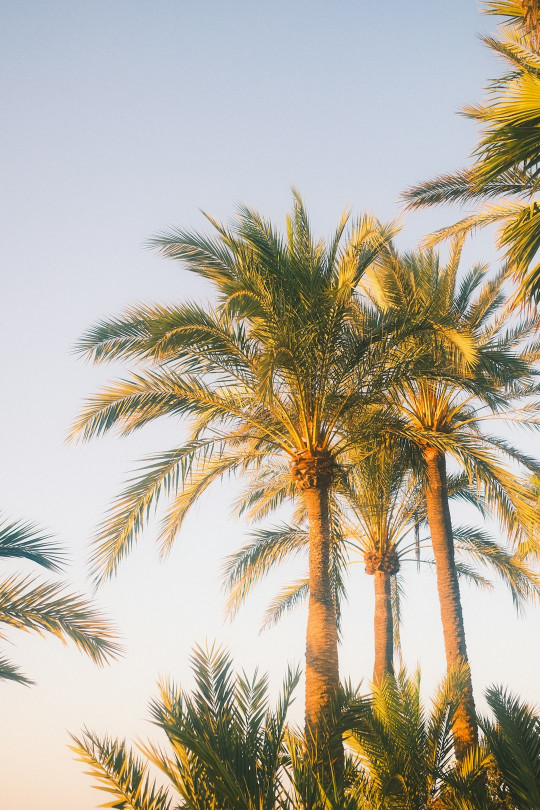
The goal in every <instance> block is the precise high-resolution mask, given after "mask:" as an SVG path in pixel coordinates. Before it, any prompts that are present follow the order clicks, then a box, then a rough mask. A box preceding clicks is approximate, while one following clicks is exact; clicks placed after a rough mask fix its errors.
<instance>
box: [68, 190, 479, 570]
mask: <svg viewBox="0 0 540 810" xmlns="http://www.w3.org/2000/svg"><path fill="white" fill-rule="evenodd" d="M349 219H350V218H349V215H348V214H346V215H344V217H343V218H342V220H341V222H340V223H339V225H338V228H337V230H336V232H335V234H334V235H333V237H332V238H331V239H330V240H329V241H328V242H325V241H324V240H315V239H314V237H313V235H312V233H311V229H310V225H309V221H308V218H307V213H306V210H305V208H304V206H303V204H302V202H301V200H300V198H299V197H298V196H297V195H296V196H295V201H294V209H293V214H292V215H291V217H289V219H288V220H287V234H286V236H285V237H283V236H281V235H280V234H279V233H278V232H277V231H276V230H275V228H274V227H273V226H272V225H271V223H268V222H267V221H265V220H264V219H263V218H261V217H260V216H259V215H258V214H257V213H256V212H254V211H251V210H250V209H247V208H241V209H240V211H239V215H238V218H237V220H236V222H235V223H234V225H233V226H231V227H229V228H227V227H225V226H223V225H220V224H219V223H217V222H215V221H214V220H210V222H211V224H212V226H213V227H214V231H215V236H214V237H213V238H210V237H206V236H203V235H201V234H197V233H191V232H184V231H175V232H173V233H172V234H168V235H164V236H161V237H158V238H157V239H155V240H153V242H152V244H153V245H154V246H157V247H158V248H159V250H160V251H161V253H163V254H164V255H166V256H168V257H170V258H173V259H176V260H179V261H181V262H182V264H183V265H184V266H185V267H187V268H188V269H189V270H191V271H193V272H196V273H198V274H199V275H201V276H203V277H204V278H206V279H207V280H209V281H210V282H211V283H212V286H213V289H214V291H215V293H216V297H217V302H216V305H215V307H214V308H211V307H208V308H206V309H203V308H201V307H200V306H198V305H196V304H186V305H180V306H176V307H170V308H166V307H139V308H138V309H136V310H130V311H128V312H127V313H126V314H125V315H124V316H123V317H121V318H119V319H114V320H111V321H107V322H102V323H100V324H98V325H97V326H96V327H94V328H93V329H91V330H90V331H89V332H88V333H87V334H86V335H85V336H84V337H83V339H82V341H81V343H80V345H79V348H80V350H81V351H82V352H83V353H84V354H85V355H86V356H87V357H89V358H91V359H93V360H94V361H96V362H103V361H106V360H113V359H119V358H120V359H128V360H132V361H134V362H135V364H136V365H135V373H134V374H133V375H132V376H131V377H130V378H128V379H124V380H120V381H119V382H117V383H116V384H113V385H112V386H110V387H109V388H107V389H105V390H104V391H102V392H100V393H98V394H96V395H94V396H93V397H92V398H91V399H90V400H89V402H88V404H87V405H86V407H85V409H84V411H83V413H82V415H81V417H80V418H79V420H78V421H77V423H76V425H75V427H74V431H73V435H76V436H81V437H82V438H84V439H89V438H91V437H93V436H98V435H100V434H102V433H104V432H106V431H109V430H111V429H113V428H115V429H117V430H118V431H119V432H120V433H121V434H128V433H130V432H131V431H133V430H136V429H139V428H141V427H142V426H144V425H145V424H147V423H149V422H151V421H152V420H154V419H156V418H160V417H164V416H171V417H176V418H178V417H185V418H188V420H190V425H191V433H190V435H189V439H188V441H187V442H186V443H185V444H184V445H182V446H181V447H179V448H176V449H174V450H171V451H169V452H167V453H162V454H159V455H154V456H152V457H150V458H149V459H148V460H147V462H146V463H145V465H144V466H143V467H142V468H141V469H140V470H139V472H138V475H137V476H136V477H135V478H134V479H133V480H132V481H131V482H130V483H129V485H128V487H127V488H126V489H125V491H124V492H123V493H122V494H121V495H120V496H119V498H118V500H117V501H116V504H115V505H114V507H113V509H112V510H111V512H110V514H109V516H108V518H107V519H106V521H105V522H104V523H103V525H102V527H101V530H100V532H99V535H98V537H97V539H96V544H95V554H94V569H95V573H96V575H97V576H98V578H99V577H104V576H109V575H110V574H112V573H113V572H114V571H115V570H116V568H117V565H118V562H119V561H120V560H121V559H122V557H123V556H124V555H125V554H126V553H127V552H128V551H129V549H130V548H131V546H132V544H133V542H134V541H135V539H136V537H137V535H138V533H139V532H140V530H141V528H142V526H143V524H144V522H145V520H146V518H147V517H148V514H149V513H150V512H151V511H152V509H153V508H154V507H155V505H156V502H157V500H158V499H159V497H160V496H161V495H163V494H165V495H170V496H172V505H171V507H170V509H169V511H168V513H167V514H166V516H165V518H164V521H163V525H162V532H161V534H160V543H161V548H162V551H163V552H167V551H168V549H169V548H170V545H171V543H172V541H173V539H174V537H175V536H176V534H177V532H178V529H179V528H180V525H181V523H182V520H183V518H184V515H185V514H186V511H187V510H188V509H189V508H190V506H191V504H192V503H193V502H194V501H195V499H196V498H197V497H198V496H199V495H200V493H201V492H202V491H204V489H205V488H206V487H207V486H208V485H209V484H211V483H212V482H213V481H214V480H216V479H217V478H219V477H220V476H222V475H224V474H226V473H234V472H242V471H245V470H247V469H256V468H258V467H260V466H261V465H263V464H265V463H267V462H268V460H274V461H276V460H277V459H279V458H283V459H285V460H286V461H287V463H292V467H291V471H292V474H293V479H294V480H295V481H296V483H297V484H298V483H302V481H304V480H305V478H306V474H307V469H308V467H309V464H310V463H316V465H318V466H319V467H320V468H321V470H323V469H324V471H325V472H324V474H325V475H329V476H332V475H333V474H334V471H335V469H336V465H339V462H340V455H343V454H344V453H345V451H346V449H347V445H348V438H347V436H348V430H347V429H346V426H347V424H348V423H350V421H351V413H353V412H355V411H358V410H359V409H362V412H363V413H365V414H369V409H370V407H372V406H374V405H375V404H376V403H379V402H380V401H381V399H382V398H383V396H384V394H385V392H387V391H388V390H389V389H390V388H391V386H392V385H393V384H395V383H396V381H397V380H399V379H401V378H402V377H403V376H404V375H405V374H406V373H410V371H411V367H413V366H414V364H415V363H417V362H419V361H418V358H421V357H422V356H423V352H424V346H425V340H426V339H427V338H426V334H430V335H433V334H434V333H436V332H437V330H439V332H437V334H438V340H439V342H443V343H444V344H445V345H447V344H449V345H450V346H451V350H452V351H453V352H454V353H456V352H457V353H460V356H461V355H464V356H465V360H464V362H474V359H475V352H474V348H473V346H472V343H471V341H470V340H468V339H467V338H466V336H463V335H460V338H459V345H458V346H457V347H456V346H455V345H454V344H453V340H454V335H453V334H452V333H451V332H450V331H449V330H450V319H449V317H448V316H446V321H445V322H444V324H443V325H442V326H441V325H440V324H439V323H434V322H433V320H432V319H430V317H429V313H428V312H427V311H426V310H424V311H422V312H421V313H420V314H419V313H416V315H415V316H414V317H411V310H409V311H407V312H403V311H401V312H400V313H399V316H396V314H395V313H393V314H392V318H391V319H390V318H387V317H385V316H384V314H381V313H378V312H376V311H375V310H374V309H373V308H372V307H369V306H366V305H365V302H364V301H363V300H362V298H361V296H360V294H359V289H358V285H359V282H360V280H361V278H362V276H363V274H364V273H365V271H366V268H367V267H368V266H369V265H370V263H371V262H372V261H373V260H374V259H375V258H376V256H377V255H378V253H379V252H380V251H381V249H382V248H383V246H384V245H385V244H387V243H388V241H389V239H390V238H391V236H392V235H393V233H394V232H395V227H394V226H382V225H381V224H380V223H379V222H377V221H376V220H375V219H374V218H373V217H371V216H368V215H366V216H364V217H360V218H359V219H357V220H356V221H354V222H352V224H351V223H350V221H349ZM447 330H448V331H447ZM420 331H422V333H423V335H424V341H423V342H422V341H420V340H419V339H416V340H415V339H414V335H415V334H416V335H417V334H418V333H419V332H420ZM439 333H440V334H439ZM449 350H450V349H449ZM366 418H367V417H366ZM306 465H307V466H306ZM321 465H322V466H321Z"/></svg>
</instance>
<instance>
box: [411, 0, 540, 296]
mask: <svg viewBox="0 0 540 810" xmlns="http://www.w3.org/2000/svg"><path fill="white" fill-rule="evenodd" d="M484 9H485V11H486V12H487V13H488V14H496V15H502V16H504V17H506V18H507V20H508V22H507V24H506V25H505V26H501V31H500V36H499V37H498V38H493V37H483V41H484V43H485V44H486V45H488V47H489V48H490V49H491V50H492V51H494V52H495V53H496V54H497V55H499V56H501V57H502V58H503V59H504V61H505V63H506V66H507V72H506V73H505V74H504V75H503V76H502V77H501V78H499V79H497V80H495V81H493V82H492V83H491V85H490V88H489V92H488V98H487V102H486V103H485V104H483V105H478V106H475V107H468V108H466V109H465V110H464V112H465V114H466V115H467V116H469V117H470V118H473V119H474V120H475V121H478V122H479V124H480V125H481V127H482V135H481V138H480V142H479V144H478V146H477V148H476V150H475V152H474V153H473V157H474V161H473V164H472V166H471V167H470V168H468V169H464V170H462V171H459V172H456V173H455V174H452V175H443V176H440V177H437V178H435V179H434V180H431V181H429V182H426V183H422V184H421V185H419V186H416V187H414V188H410V189H408V190H407V191H406V192H405V194H404V198H405V200H406V201H407V203H408V206H409V207H410V208H418V207H421V206H426V205H437V204H440V203H447V202H458V203H466V202H469V201H471V202H477V201H481V202H483V203H484V207H483V208H481V209H480V210H479V211H478V212H477V213H475V214H472V215H471V216H467V217H465V218H464V219H462V220H461V221H459V222H458V223H456V224H455V225H453V226H450V227H448V228H443V229H441V230H440V231H438V232H437V233H435V234H434V235H433V237H432V238H431V241H432V242H435V241H437V240H439V239H443V238H446V237H448V236H451V235H455V234H464V233H467V232H469V231H471V230H474V229H475V228H478V227H482V226H485V225H490V224H494V223H495V224H498V225H500V229H499V232H498V241H499V245H500V247H502V248H504V249H505V250H506V259H507V261H508V263H509V267H510V269H511V270H512V271H513V273H514V277H515V279H516V280H517V282H518V284H519V288H518V292H517V295H516V301H517V302H519V303H524V302H525V303H526V302H527V301H529V300H533V301H535V302H537V303H538V302H539V301H540V264H539V263H538V261H537V260H536V255H537V253H538V249H539V248H540V200H539V198H538V196H537V192H538V187H539V180H540V170H539V166H540V146H539V140H538V126H539V123H540V6H539V4H538V2H537V0H511V1H510V2H506V1H505V2H488V3H484ZM492 200H493V201H494V202H492Z"/></svg>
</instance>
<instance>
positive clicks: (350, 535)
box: [223, 445, 422, 683]
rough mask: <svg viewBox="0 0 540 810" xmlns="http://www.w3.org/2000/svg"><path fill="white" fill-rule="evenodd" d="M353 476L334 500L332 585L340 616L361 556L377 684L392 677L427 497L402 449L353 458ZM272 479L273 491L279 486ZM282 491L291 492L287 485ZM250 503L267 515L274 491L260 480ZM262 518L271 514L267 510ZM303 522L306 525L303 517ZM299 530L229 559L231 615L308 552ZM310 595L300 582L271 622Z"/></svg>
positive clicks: (268, 537) (284, 530)
mask: <svg viewBox="0 0 540 810" xmlns="http://www.w3.org/2000/svg"><path fill="white" fill-rule="evenodd" d="M350 462H351V466H350V469H349V470H348V473H347V476H346V477H342V479H341V480H340V482H339V484H338V485H337V486H336V488H335V491H334V494H333V498H332V501H331V512H332V518H333V519H332V535H333V536H332V545H331V565H330V571H331V580H332V583H333V590H334V594H335V596H334V601H335V602H336V610H337V611H339V602H340V596H342V595H343V594H344V585H343V571H344V567H345V565H346V564H347V557H349V556H357V555H358V554H360V556H361V558H362V559H363V562H364V564H365V570H366V573H368V574H370V575H371V576H372V577H373V585H374V596H375V611H374V630H375V664H374V673H373V680H374V682H376V683H378V682H380V681H381V679H382V678H383V676H384V675H385V674H386V673H389V674H393V672H394V669H393V654H394V629H393V623H394V615H393V610H392V602H393V595H395V590H396V584H395V580H394V578H395V576H396V575H397V573H398V571H399V568H400V560H401V558H402V557H403V556H404V555H405V554H406V553H407V552H408V551H410V548H411V541H410V538H408V535H409V533H410V531H411V529H412V528H413V527H414V526H415V525H416V524H418V522H419V520H420V517H419V510H420V508H421V498H422V493H421V490H420V488H419V487H418V481H417V480H415V478H414V476H413V475H412V474H411V473H410V470H409V469H408V467H407V460H406V459H404V458H400V457H399V456H398V453H396V452H395V449H392V448H389V447H385V446H384V445H381V446H380V447H379V448H378V450H377V451H373V450H372V451H371V452H368V453H367V454H366V455H365V456H364V457H363V458H360V459H358V458H355V456H354V454H352V455H351V456H350ZM272 478H273V487H274V490H275V489H276V487H277V485H278V481H279V479H277V478H276V476H275V474H274V475H273V476H272ZM283 484H284V485H285V486H286V482H285V481H284V482H283ZM252 490H253V492H252V493H251V497H249V503H250V505H251V515H252V516H255V515H256V516H260V510H258V509H257V508H256V507H257V506H258V505H259V504H257V499H258V498H260V497H262V498H263V499H264V500H263V504H265V501H266V498H267V497H268V494H269V493H268V488H267V487H265V485H264V481H261V480H260V479H258V480H255V481H254V482H253V487H252ZM263 511H265V510H264V508H263ZM297 517H298V518H299V519H300V521H303V520H304V519H305V515H304V514H302V513H301V512H298V513H297ZM301 525H302V523H300V526H297V527H292V526H283V527H281V528H278V529H274V530H270V531H264V530H263V531H260V532H256V533H255V535H254V540H253V542H251V543H249V544H248V545H246V546H244V547H243V548H242V549H240V550H239V551H238V552H236V553H235V554H232V555H230V556H229V557H228V558H227V560H226V562H225V564H224V568H223V570H224V580H225V584H226V588H227V590H228V591H229V600H228V611H229V614H230V615H232V614H234V613H235V612H236V610H237V609H238V607H239V606H240V604H241V602H242V601H243V600H244V598H245V597H246V596H247V594H248V592H249V591H250V590H251V588H252V587H253V586H254V584H255V583H256V582H257V581H258V580H260V579H261V578H262V577H263V576H265V575H266V573H268V571H269V570H270V568H271V567H272V566H274V565H276V564H277V563H280V562H281V561H282V560H283V559H284V557H285V556H288V555H291V554H293V553H295V552H298V551H299V550H304V549H305V548H306V544H307V533H306V532H305V530H302V528H301ZM308 592H309V588H308V582H307V580H301V581H299V582H297V583H295V584H294V585H293V586H292V587H288V588H286V590H285V592H284V593H283V594H282V595H281V596H280V597H279V598H278V599H277V600H276V601H275V602H274V604H273V605H272V606H271V609H270V611H269V613H268V617H267V619H268V622H270V621H271V622H274V621H276V620H277V619H278V618H280V617H281V616H282V615H283V613H284V612H285V610H287V609H288V608H290V607H292V606H294V604H296V602H297V601H298V600H299V599H300V598H302V597H304V596H306V595H307V593H308Z"/></svg>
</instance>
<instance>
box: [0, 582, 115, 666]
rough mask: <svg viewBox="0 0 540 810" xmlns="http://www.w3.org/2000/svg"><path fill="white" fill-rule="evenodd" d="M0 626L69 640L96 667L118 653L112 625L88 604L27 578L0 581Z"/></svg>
mask: <svg viewBox="0 0 540 810" xmlns="http://www.w3.org/2000/svg"><path fill="white" fill-rule="evenodd" d="M0 623H3V624H5V625H7V626H9V627H13V628H16V629H19V630H26V631H29V632H30V631H31V632H35V633H38V634H39V635H43V634H44V633H51V634H52V635H55V636H57V638H59V639H60V640H61V641H62V642H63V643H64V644H65V643H67V641H68V640H70V641H72V642H73V643H74V644H75V646H76V647H77V648H78V649H79V650H81V652H84V653H85V654H86V655H88V657H89V658H91V660H92V661H94V663H96V664H99V665H103V664H105V663H107V662H108V661H110V660H111V659H115V658H117V657H118V656H119V655H120V652H121V648H120V647H119V645H118V643H117V642H116V640H115V638H116V635H115V632H114V630H113V628H112V626H111V625H110V624H109V623H108V622H107V621H106V620H105V619H104V617H103V615H102V614H101V613H100V612H99V611H98V610H97V609H96V608H95V607H94V606H93V605H92V604H91V603H90V602H88V601H87V600H86V599H84V598H83V597H82V596H78V595H75V594H71V593H69V592H68V591H67V590H66V588H65V587H62V586H60V585H57V584H55V583H39V582H37V581H36V580H35V579H32V578H30V577H20V576H12V577H9V578H8V579H4V580H2V581H1V582H0Z"/></svg>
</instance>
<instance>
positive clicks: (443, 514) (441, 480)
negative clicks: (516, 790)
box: [424, 447, 478, 761]
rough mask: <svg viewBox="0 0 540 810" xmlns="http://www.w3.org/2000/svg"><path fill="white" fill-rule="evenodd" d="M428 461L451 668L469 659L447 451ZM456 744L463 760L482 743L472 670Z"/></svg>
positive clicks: (429, 455)
mask: <svg viewBox="0 0 540 810" xmlns="http://www.w3.org/2000/svg"><path fill="white" fill-rule="evenodd" d="M424 457H425V460H426V464H427V474H428V486H427V488H426V506H427V514H428V521H429V530H430V533H431V543H432V546H433V554H434V556H435V567H436V570H437V589H438V592H439V603H440V608H441V620H442V626H443V636H444V648H445V652H446V665H447V669H448V670H450V669H452V668H453V667H455V666H459V665H463V664H466V665H467V666H468V664H469V660H468V656H467V647H466V644H465V628H464V626H463V613H462V610H461V600H460V596H459V583H458V577H457V571H456V564H455V559H454V540H453V536H452V522H451V520H450V509H449V506H448V488H447V482H446V460H445V457H444V453H442V452H441V451H440V450H437V449H436V448H434V447H428V448H427V449H426V450H425V452H424ZM452 731H453V735H454V746H455V751H456V757H457V759H458V761H462V760H463V759H464V757H465V755H466V753H467V751H468V749H469V748H470V747H471V746H472V745H474V744H476V743H477V742H478V727H477V724H476V712H475V708H474V698H473V691H472V681H471V675H470V672H468V675H467V683H466V688H465V690H464V693H463V696H462V699H461V701H460V703H459V705H458V708H457V711H456V714H455V717H454V722H453V726H452Z"/></svg>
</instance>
